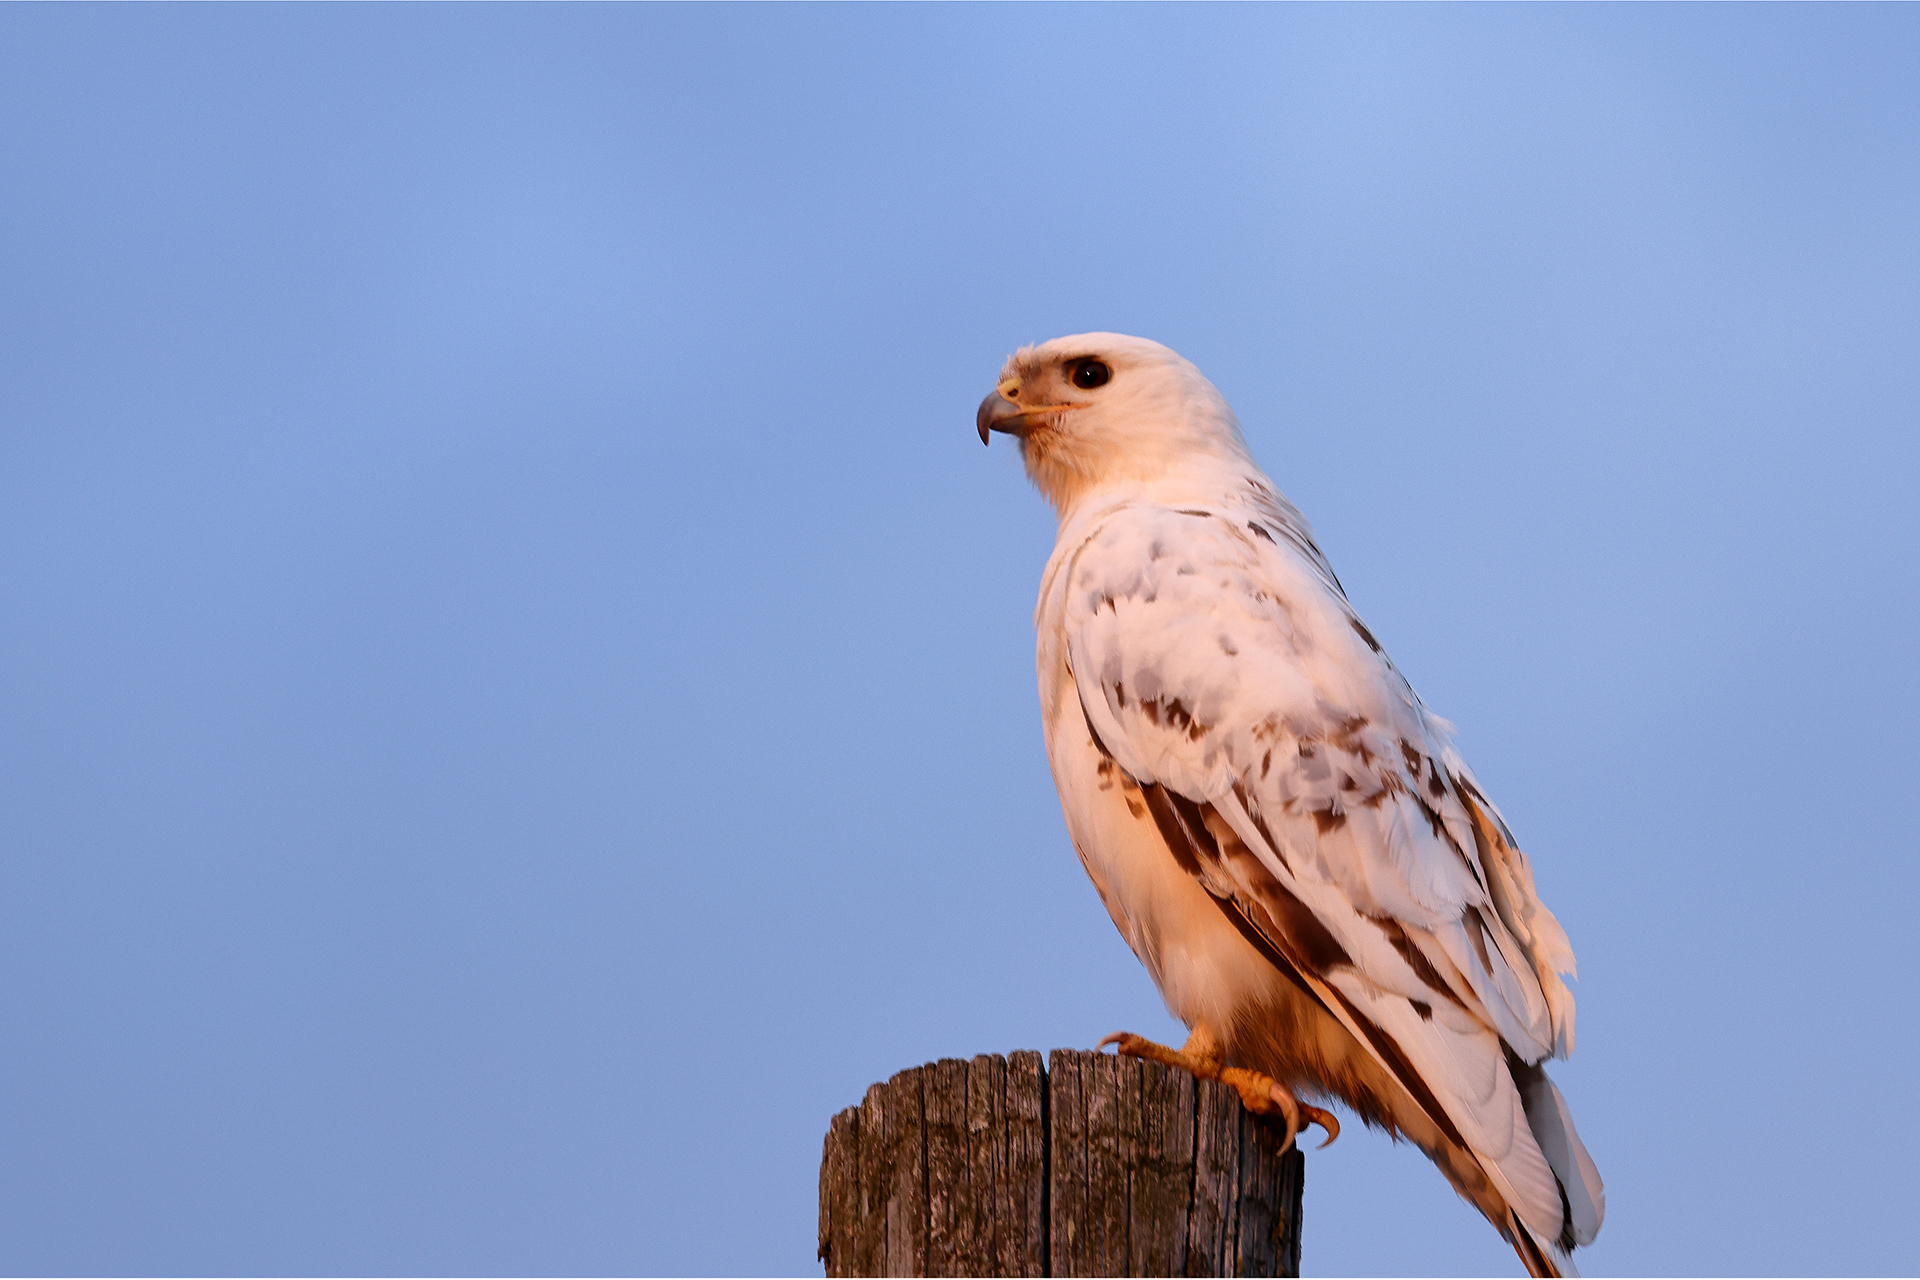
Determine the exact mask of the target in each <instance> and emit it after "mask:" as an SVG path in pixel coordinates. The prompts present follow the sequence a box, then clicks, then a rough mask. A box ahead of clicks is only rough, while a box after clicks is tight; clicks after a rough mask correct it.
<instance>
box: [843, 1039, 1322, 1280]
mask: <svg viewBox="0 0 1920 1280" xmlns="http://www.w3.org/2000/svg"><path fill="white" fill-rule="evenodd" d="M1280 1136H1281V1135H1280V1133H1279V1132H1278V1131H1277V1130H1276V1129H1274V1128H1273V1127H1272V1126H1270V1125H1268V1124H1267V1123H1265V1122H1263V1121H1259V1120H1256V1119H1254V1118H1253V1117H1252V1116H1250V1115H1248V1114H1247V1113H1246V1111H1245V1109H1243V1108H1242V1107H1241V1105H1240V1098H1239V1095H1238V1094H1236V1093H1235V1092H1234V1091H1233V1090H1232V1089H1229V1088H1227V1087H1225V1086H1223V1085H1219V1084H1216V1083H1214V1082H1212V1081H1196V1080H1194V1078H1193V1077H1192V1076H1189V1075H1188V1074H1186V1073H1185V1072H1183V1071H1175V1070H1173V1069H1171V1068H1168V1067H1164V1066H1161V1065H1160V1064H1158V1063H1154V1062H1142V1061H1140V1060H1139V1059H1137V1058H1120V1057H1115V1056H1113V1055H1110V1054H1101V1053H1086V1052H1080V1051H1077V1050H1072V1049H1056V1050H1054V1051H1053V1053H1052V1054H1050V1055H1049V1056H1048V1060H1047V1066H1046V1069H1045V1070H1042V1069H1041V1065H1040V1055H1039V1054H1037V1053H1033V1052H1030V1051H1021V1052H1018V1053H1014V1054H1010V1055H1009V1056H1007V1057H1005V1058H1002V1057H999V1056H998V1055H992V1056H986V1055H983V1056H981V1057H978V1058H975V1059H973V1060H972V1061H971V1062H961V1061H959V1060H957V1059H952V1058H949V1059H945V1060H943V1061H940V1062H933V1063H928V1064H927V1065H926V1066H924V1067H914V1068H913V1069H911V1070H909V1071H902V1072H901V1073H900V1074H899V1075H896V1076H894V1077H893V1079H891V1080H889V1081H887V1082H886V1083H885V1084H876V1085H874V1086H873V1087H872V1088H870V1089H868V1090H867V1097H866V1100H865V1101H864V1102H862V1103H861V1104H860V1105H859V1106H857V1107H849V1108H847V1109H846V1110H845V1111H842V1112H841V1113H840V1114H839V1115H837V1116H835V1117H834V1118H833V1122H832V1124H831V1126H830V1127H829V1128H828V1130H827V1137H826V1145H825V1151H824V1154H823V1156H822V1158H821V1161H820V1259H821V1261H823V1262H824V1263H825V1264H826V1269H827V1274H828V1275H829V1276H1045V1275H1055V1276H1102V1275H1108V1276H1122V1275H1125V1276H1297V1275H1299V1274H1300V1202H1301V1193H1302V1190H1303V1187H1304V1181H1305V1164H1306V1162H1305V1160H1304V1159H1303V1157H1302V1156H1301V1154H1300V1152H1299V1150H1298V1149H1295V1150H1291V1151H1288V1152H1287V1153H1286V1154H1285V1155H1282V1154H1280V1151H1279V1146H1280Z"/></svg>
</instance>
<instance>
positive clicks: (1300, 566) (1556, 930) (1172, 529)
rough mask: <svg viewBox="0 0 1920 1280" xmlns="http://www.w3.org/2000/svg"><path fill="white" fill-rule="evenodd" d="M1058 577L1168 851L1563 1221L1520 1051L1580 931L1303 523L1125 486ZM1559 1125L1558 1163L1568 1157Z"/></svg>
mask: <svg viewBox="0 0 1920 1280" xmlns="http://www.w3.org/2000/svg"><path fill="white" fill-rule="evenodd" d="M1053 592H1060V593H1064V599H1063V600H1061V601H1060V602H1059V604H1060V606H1061V612H1060V614H1059V616H1061V618H1062V622H1063V631H1064V636H1063V638H1064V640H1065V643H1066V650H1067V652H1066V659H1067V664H1068V669H1069V671H1070V672H1071V678H1072V680H1073V682H1074V684H1075V686H1076V688H1077V692H1078V694H1079V700H1080V704H1081V708H1082V711H1083V713H1084V715H1085V717H1086V723H1087V725H1088V727H1089V729H1090V730H1091V731H1092V734H1093V736H1094V739H1095V742H1096V744H1097V745H1098V746H1099V748H1100V750H1101V751H1102V752H1104V753H1105V754H1107V755H1109V756H1111V757H1112V759H1113V760H1114V761H1115V762H1116V763H1117V764H1118V765H1119V766H1120V767H1121V768H1123V769H1125V770H1126V772H1127V774H1128V775H1130V777H1131V778H1132V779H1133V780H1135V781H1136V782H1137V783H1138V784H1139V785H1140V786H1141V788H1142V789H1143V792H1144V793H1145V794H1146V796H1147V798H1148V800H1149V803H1150V805H1152V806H1153V807H1154V810H1155V812H1154V818H1155V821H1156V822H1157V823H1159V824H1160V825H1161V827H1162V833H1163V835H1165V836H1166V837H1167V839H1168V844H1169V846H1170V847H1173V848H1175V851H1176V856H1185V857H1186V858H1188V859H1189V860H1190V861H1191V863H1192V865H1191V867H1190V868H1189V869H1190V870H1191V871H1192V872H1193V873H1194V874H1195V875H1196V877H1198V878H1199V879H1200V880H1201V882H1202V884H1203V885H1204V886H1205V887H1206V888H1207V890H1208V891H1209V892H1210V893H1212V894H1213V895H1214V896H1215V897H1216V898H1217V899H1220V900H1221V901H1223V902H1230V903H1231V904H1232V905H1233V908H1234V910H1235V911H1236V912H1237V913H1238V915H1239V917H1240V919H1241V920H1242V921H1244V922H1245V923H1246V924H1247V926H1248V927H1249V928H1250V929H1252V930H1253V931H1254V932H1255V933H1257V934H1258V935H1259V936H1260V937H1261V938H1263V939H1265V940H1266V943H1267V945H1268V947H1270V948H1271V949H1272V950H1273V952H1274V953H1275V954H1276V955H1277V956H1278V957H1279V959H1280V961H1281V962H1283V964H1284V966H1285V967H1286V968H1287V969H1289V970H1291V971H1292V972H1293V975H1294V976H1295V977H1296V980H1297V981H1300V982H1302V983H1303V985H1305V986H1306V987H1307V988H1308V989H1309V990H1310V991H1311V992H1312V993H1313V995H1314V996H1315V998H1316V999H1318V1000H1319V1001H1320V1002H1321V1003H1322V1005H1323V1006H1324V1007H1326V1008H1327V1009H1328V1011H1329V1012H1330V1013H1332V1014H1333V1015H1334V1016H1335V1017H1336V1018H1338V1019H1339V1020H1340V1021H1341V1022H1342V1023H1343V1024H1344V1025H1345V1026H1347V1028H1348V1030H1349V1031H1350V1032H1351V1033H1352V1034H1353V1036H1354V1038H1355V1039H1356V1040H1357V1041H1359V1042H1360V1043H1362V1044H1363V1045H1366V1046H1368V1048H1369V1049H1370V1050H1371V1052H1373V1053H1374V1054H1375V1056H1376V1057H1377V1058H1378V1059H1379V1060H1380V1062H1381V1063H1382V1065H1383V1066H1385V1067H1386V1068H1387V1069H1388V1070H1389V1071H1390V1072H1391V1073H1392V1074H1393V1075H1394V1077H1395V1078H1397V1079H1399V1080H1400V1081H1401V1082H1402V1084H1403V1085H1405V1086H1406V1087H1407V1089H1408V1091H1409V1093H1410V1094H1412V1095H1413V1096H1414V1098H1415V1099H1416V1100H1417V1101H1418V1102H1419V1103H1420V1105H1421V1106H1422V1107H1423V1108H1424V1109H1426V1110H1428V1111H1429V1112H1430V1113H1431V1118H1432V1119H1433V1120H1434V1121H1435V1123H1436V1124H1437V1125H1439V1126H1440V1127H1441V1128H1442V1129H1444V1130H1447V1131H1449V1132H1450V1133H1451V1134H1453V1135H1454V1136H1457V1138H1458V1139H1459V1140H1460V1141H1462V1143H1463V1144H1464V1145H1465V1146H1467V1147H1469V1148H1471V1149H1472V1150H1473V1151H1474V1152H1475V1153H1476V1154H1477V1155H1479V1156H1480V1157H1481V1158H1482V1162H1483V1164H1484V1166H1485V1167H1486V1168H1487V1172H1488V1175H1489V1176H1490V1177H1491V1178H1492V1179H1493V1180H1494V1181H1495V1182H1496V1184H1498V1185H1499V1186H1500V1189H1501V1191H1502V1194H1503V1195H1505V1196H1506V1198H1507V1202H1508V1203H1509V1204H1510V1205H1512V1206H1513V1208H1514V1210H1515V1212H1516V1213H1517V1214H1518V1215H1519V1217H1520V1218H1521V1220H1522V1221H1524V1222H1525V1223H1526V1224H1527V1226H1528V1227H1529V1228H1530V1229H1532V1230H1533V1231H1535V1232H1536V1233H1538V1234H1539V1235H1540V1238H1541V1239H1543V1240H1555V1239H1558V1238H1559V1237H1560V1236H1561V1234H1562V1230H1563V1217H1564V1215H1565V1213H1566V1212H1567V1209H1565V1208H1563V1202H1562V1192H1561V1188H1560V1182H1562V1181H1568V1180H1569V1179H1568V1178H1567V1177H1565V1176H1564V1175H1563V1176H1562V1177H1561V1178H1560V1179H1558V1180H1557V1179H1556V1176H1555V1171H1554V1169H1553V1168H1552V1167H1550V1165H1549V1160H1548V1156H1547V1153H1546V1152H1543V1150H1542V1146H1543V1143H1542V1141H1541V1140H1538V1139H1536V1137H1535V1134H1534V1131H1533V1128H1532V1127H1531V1126H1530V1123H1529V1112H1528V1108H1527V1106H1526V1104H1525V1100H1524V1099H1523V1098H1522V1096H1521V1092H1520V1090H1519V1088H1518V1087H1516V1083H1515V1076H1514V1074H1513V1071H1512V1070H1511V1069H1510V1066H1509V1054H1511V1055H1512V1057H1513V1058H1514V1059H1516V1060H1518V1061H1519V1062H1520V1063H1522V1064H1533V1063H1537V1062H1539V1061H1541V1060H1542V1059H1544V1058H1546V1057H1548V1056H1552V1055H1555V1054H1564V1053H1566V1052H1567V1051H1569V1050H1570V1049H1571V1047H1572V1039H1573V1000H1572V997H1571V995H1570V993H1568V992H1567V990H1566V987H1565V985H1564V984H1563V983H1562V982H1561V981H1560V979H1559V976H1558V975H1559V973H1560V972H1571V969H1572V962H1573V957H1572V951H1571V948H1570V947H1569V946H1568V945H1567V942H1566V937H1565V934H1564V933H1563V932H1562V931H1561V930H1560V927H1559V925H1558V924H1557V922H1555V921H1554V920H1553V917H1552V915H1551V914H1550V913H1549V912H1548V911H1547V910H1546V908H1545V907H1544V906H1543V905H1541V903H1540V902H1539V899H1538V896H1537V895H1536V894H1535V892H1534V888H1533V880H1532V874H1531V871H1530V869H1529V868H1528V866H1527V863H1526V859H1525V856H1524V855H1523V854H1521V852H1520V851H1519V849H1518V847H1517V846H1516V845H1515V844H1514V842H1513V840H1512V838H1511V836H1510V835H1509V834H1508V833H1507V831H1506V828H1505V824H1504V822H1503V821H1501V820H1500V818H1499V816H1498V814H1497V812H1496V811H1495V810H1494V809H1493V807H1492V805H1491V804H1489V803H1487V802H1486V800H1485V798H1484V796H1482V794H1481V793H1480V790H1479V787H1478V784H1477V783H1476V782H1475V781H1474V780H1473V778H1472V776H1471V774H1470V773H1468V772H1467V770H1466V768H1465V765H1464V763H1463V762H1461V761H1460V760H1459V758H1458V755H1457V753H1456V752H1455V751H1454V749H1453V746H1452V743H1451V740H1450V736H1449V733H1448V728H1447V726H1446V725H1445V723H1444V722H1442V721H1440V720H1439V719H1438V718H1437V717H1434V716H1431V715H1429V714H1428V713H1427V712H1426V710H1425V708H1424V707H1423V706H1422V705H1421V704H1420V702H1419V699H1418V698H1417V697H1416V696H1414V693H1413V691H1412V689H1411V688H1410V687H1409V686H1408V685H1407V682H1406V681H1405V679H1404V678H1402V677H1401V675H1400V673H1399V672H1398V671H1397V670H1396V669H1395V668H1394V667H1393V665H1392V664H1391V662H1389V661H1388V660H1387V658H1386V657H1385V655H1384V653H1382V652H1381V651H1380V647H1379V645H1378V643H1377V642H1376V641H1375V640H1374V638H1373V637H1372V635H1371V633H1369V632H1368V631H1367V629H1366V627H1365V626H1364V624H1362V623H1361V622H1360V621H1359V619H1358V618H1357V617H1355V616H1354V614H1353V611H1352V609H1351V607H1350V606H1349V605H1348V603H1347V601H1346V598H1345V595H1344V593H1342V592H1341V590H1340V588H1339V584H1338V581H1337V580H1336V579H1334V578H1333V575H1332V571H1331V570H1330V569H1328V568H1327V567H1326V565H1325V560H1324V557H1322V556H1320V554H1319V550H1318V548H1317V547H1315V546H1314V545H1313V542H1312V539H1311V537H1310V536H1309V535H1307V533H1306V531H1305V528H1304V524H1302V523H1299V522H1297V521H1296V520H1294V519H1292V518H1291V517H1290V514H1289V511H1288V510H1287V509H1284V508H1282V507H1280V506H1279V505H1278V504H1277V503H1267V504H1263V505H1259V506H1256V507H1255V508H1253V509H1252V510H1251V511H1239V510H1230V509H1226V508H1222V509H1218V510H1204V511H1203V510H1181V511H1170V510H1166V509H1160V508H1151V507H1126V508H1122V509H1119V510H1116V511H1113V512H1110V513H1107V514H1106V515H1105V516H1104V517H1103V518H1102V519H1101V520H1100V521H1098V522H1097V523H1096V524H1095V525H1094V526H1093V527H1092V528H1091V531H1090V532H1089V534H1088V536H1087V537H1086V538H1085V539H1084V540H1083V541H1082V542H1081V543H1080V545H1079V546H1078V547H1077V548H1076V549H1075V550H1074V551H1073V553H1072V554H1071V555H1070V556H1069V557H1068V558H1067V559H1066V560H1065V561H1064V562H1063V563H1060V565H1059V570H1058V573H1057V575H1052V576H1050V577H1049V581H1048V584H1047V587H1046V592H1044V593H1043V600H1044V598H1045V595H1046V594H1047V593H1053ZM1183 850H1184V851H1185V852H1184V855H1183V853H1182V851H1183ZM1542 1078H1543V1079H1544V1077H1542ZM1546 1087H1547V1089H1549V1090H1550V1089H1551V1084H1550V1083H1549V1084H1548V1085H1547V1086H1546ZM1543 1097H1544V1095H1543ZM1557 1097H1558V1095H1557V1094H1554V1095H1553V1096H1552V1098H1551V1099H1546V1101H1557ZM1537 1109H1538V1108H1537V1107H1536V1110H1537ZM1560 1111H1561V1112H1564V1104H1561V1106H1560ZM1542 1114H1543V1115H1544V1114H1546V1113H1545V1112H1542ZM1566 1132H1567V1133H1568V1134H1571V1133H1572V1129H1571V1125H1570V1124H1568V1125H1567V1126H1566ZM1571 1141H1572V1144H1573V1146H1577V1143H1578V1139H1577V1138H1573V1139H1572V1140H1571ZM1544 1145H1547V1146H1552V1145H1553V1144H1552V1142H1550V1141H1549V1142H1547V1143H1545V1144H1544ZM1561 1146H1562V1148H1564V1150H1556V1151H1555V1152H1554V1153H1553V1154H1555V1155H1556V1156H1561V1155H1565V1156H1566V1160H1556V1161H1554V1164H1556V1165H1557V1164H1561V1163H1567V1162H1569V1161H1571V1163H1572V1164H1577V1163H1578V1160H1576V1159H1574V1158H1573V1157H1572V1156H1571V1154H1570V1153H1571V1150H1572V1147H1569V1146H1568V1145H1567V1144H1566V1143H1564V1142H1563V1143H1562V1144H1561ZM1584 1156H1585V1152H1584V1150H1581V1151H1580V1152H1579V1157H1580V1158H1584ZM1586 1163H1587V1166H1588V1167H1590V1166H1591V1161H1587V1162H1586ZM1568 1172H1569V1173H1572V1172H1573V1169H1572V1167H1571V1164H1569V1169H1568ZM1585 1172H1586V1170H1585V1169H1584V1168H1583V1169H1581V1170H1579V1174H1580V1175H1581V1176H1580V1177H1576V1178H1573V1179H1571V1180H1572V1181H1581V1180H1582V1178H1583V1177H1584V1174H1585ZM1594 1185H1595V1186H1597V1178H1596V1179H1595V1181H1594ZM1576 1198H1579V1199H1581V1200H1582V1202H1583V1203H1585V1202H1586V1201H1589V1200H1592V1199H1593V1197H1591V1196H1585V1195H1583V1196H1580V1197H1576ZM1589 1207H1590V1206H1589ZM1575 1217H1576V1219H1584V1218H1588V1217H1592V1218H1593V1219H1594V1223H1593V1225H1594V1227H1595V1228H1596V1229H1597V1216H1595V1215H1594V1214H1593V1213H1587V1212H1584V1211H1583V1212H1580V1213H1576V1214H1575ZM1576 1226H1577V1227H1579V1228H1580V1229H1582V1231H1584V1229H1585V1227H1586V1222H1585V1221H1577V1222H1576ZM1589 1238H1590V1237H1589Z"/></svg>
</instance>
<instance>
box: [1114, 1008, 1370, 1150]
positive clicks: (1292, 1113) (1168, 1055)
mask: <svg viewBox="0 0 1920 1280" xmlns="http://www.w3.org/2000/svg"><path fill="white" fill-rule="evenodd" d="M1108 1045H1114V1046H1116V1052H1119V1053H1123V1054H1125V1055H1127V1056H1128V1057H1130V1058H1150V1059H1152V1060H1153V1061H1154V1062H1164V1063H1165V1064H1166V1065H1168V1066H1170V1067H1178V1068H1179V1069H1180V1070H1182V1071H1185V1072H1187V1073H1189V1074H1191V1075H1194V1076H1197V1077H1199V1078H1200V1079H1202V1080H1218V1081H1219V1082H1220V1083H1221V1084H1225V1085H1231V1086H1232V1087H1233V1089H1234V1091H1235V1092H1236V1093H1238V1094H1239V1095H1240V1101H1241V1102H1242V1103H1244V1104H1245V1105H1246V1108H1247V1110H1249V1111H1251V1112H1253V1113H1254V1114H1255V1115H1259V1116H1278V1117H1279V1118H1280V1119H1281V1120H1282V1121H1283V1122H1284V1123H1285V1125H1286V1127H1287V1138H1286V1141H1285V1142H1282V1143H1281V1144H1280V1149H1281V1150H1282V1151H1285V1150H1286V1149H1287V1148H1288V1147H1291V1146H1292V1145H1293V1139H1294V1136H1295V1135H1296V1134H1298V1133H1299V1132H1300V1126H1301V1124H1302V1123H1312V1124H1317V1125H1319V1126H1320V1127H1321V1128H1322V1129H1324V1130H1326V1132H1327V1141H1326V1142H1323V1143H1321V1144H1320V1145H1321V1146H1323V1147H1324V1146H1326V1145H1327V1143H1330V1142H1332V1141H1333V1140H1334V1139H1335V1138H1337V1137H1339V1136H1340V1122H1339V1121H1338V1120H1336V1119H1334V1118H1333V1116H1332V1115H1331V1114H1330V1113H1328V1112H1325V1111H1322V1110H1321V1109H1320V1108H1319V1107H1316V1106H1312V1105H1310V1104H1308V1103H1305V1102H1302V1101H1300V1099H1298V1098H1296V1097H1294V1096H1293V1091H1292V1090H1290V1089H1288V1088H1287V1087H1286V1086H1285V1085H1283V1084H1281V1083H1280V1082H1279V1081H1278V1080H1275V1079H1274V1078H1273V1077H1272V1076H1265V1075H1261V1074H1260V1073H1259V1072H1258V1071H1248V1070H1247V1069H1245V1068H1244V1067H1229V1066H1227V1065H1225V1057H1224V1055H1223V1054H1222V1053H1221V1052H1220V1042H1219V1041H1218V1040H1215V1039H1214V1038H1213V1036H1212V1034H1211V1033H1209V1032H1208V1031H1207V1029H1206V1028H1205V1027H1195V1028H1194V1030H1193V1034H1191V1035H1189V1036H1188V1037H1187V1042H1186V1044H1184V1045H1182V1046H1181V1047H1180V1048H1178V1049H1169V1048H1167V1046H1165V1045H1163V1044H1155V1043H1154V1042H1153V1041H1151V1040H1147V1039H1143V1038H1142V1037H1140V1036H1136V1035H1134V1034H1133V1033H1132V1032H1130V1031H1116V1032H1114V1033H1113V1034H1112V1035H1110V1036H1108V1037H1107V1038H1106V1039H1105V1040H1102V1041H1101V1042H1100V1047H1101V1048H1102V1049H1104V1048H1106V1047H1107V1046H1108Z"/></svg>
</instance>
